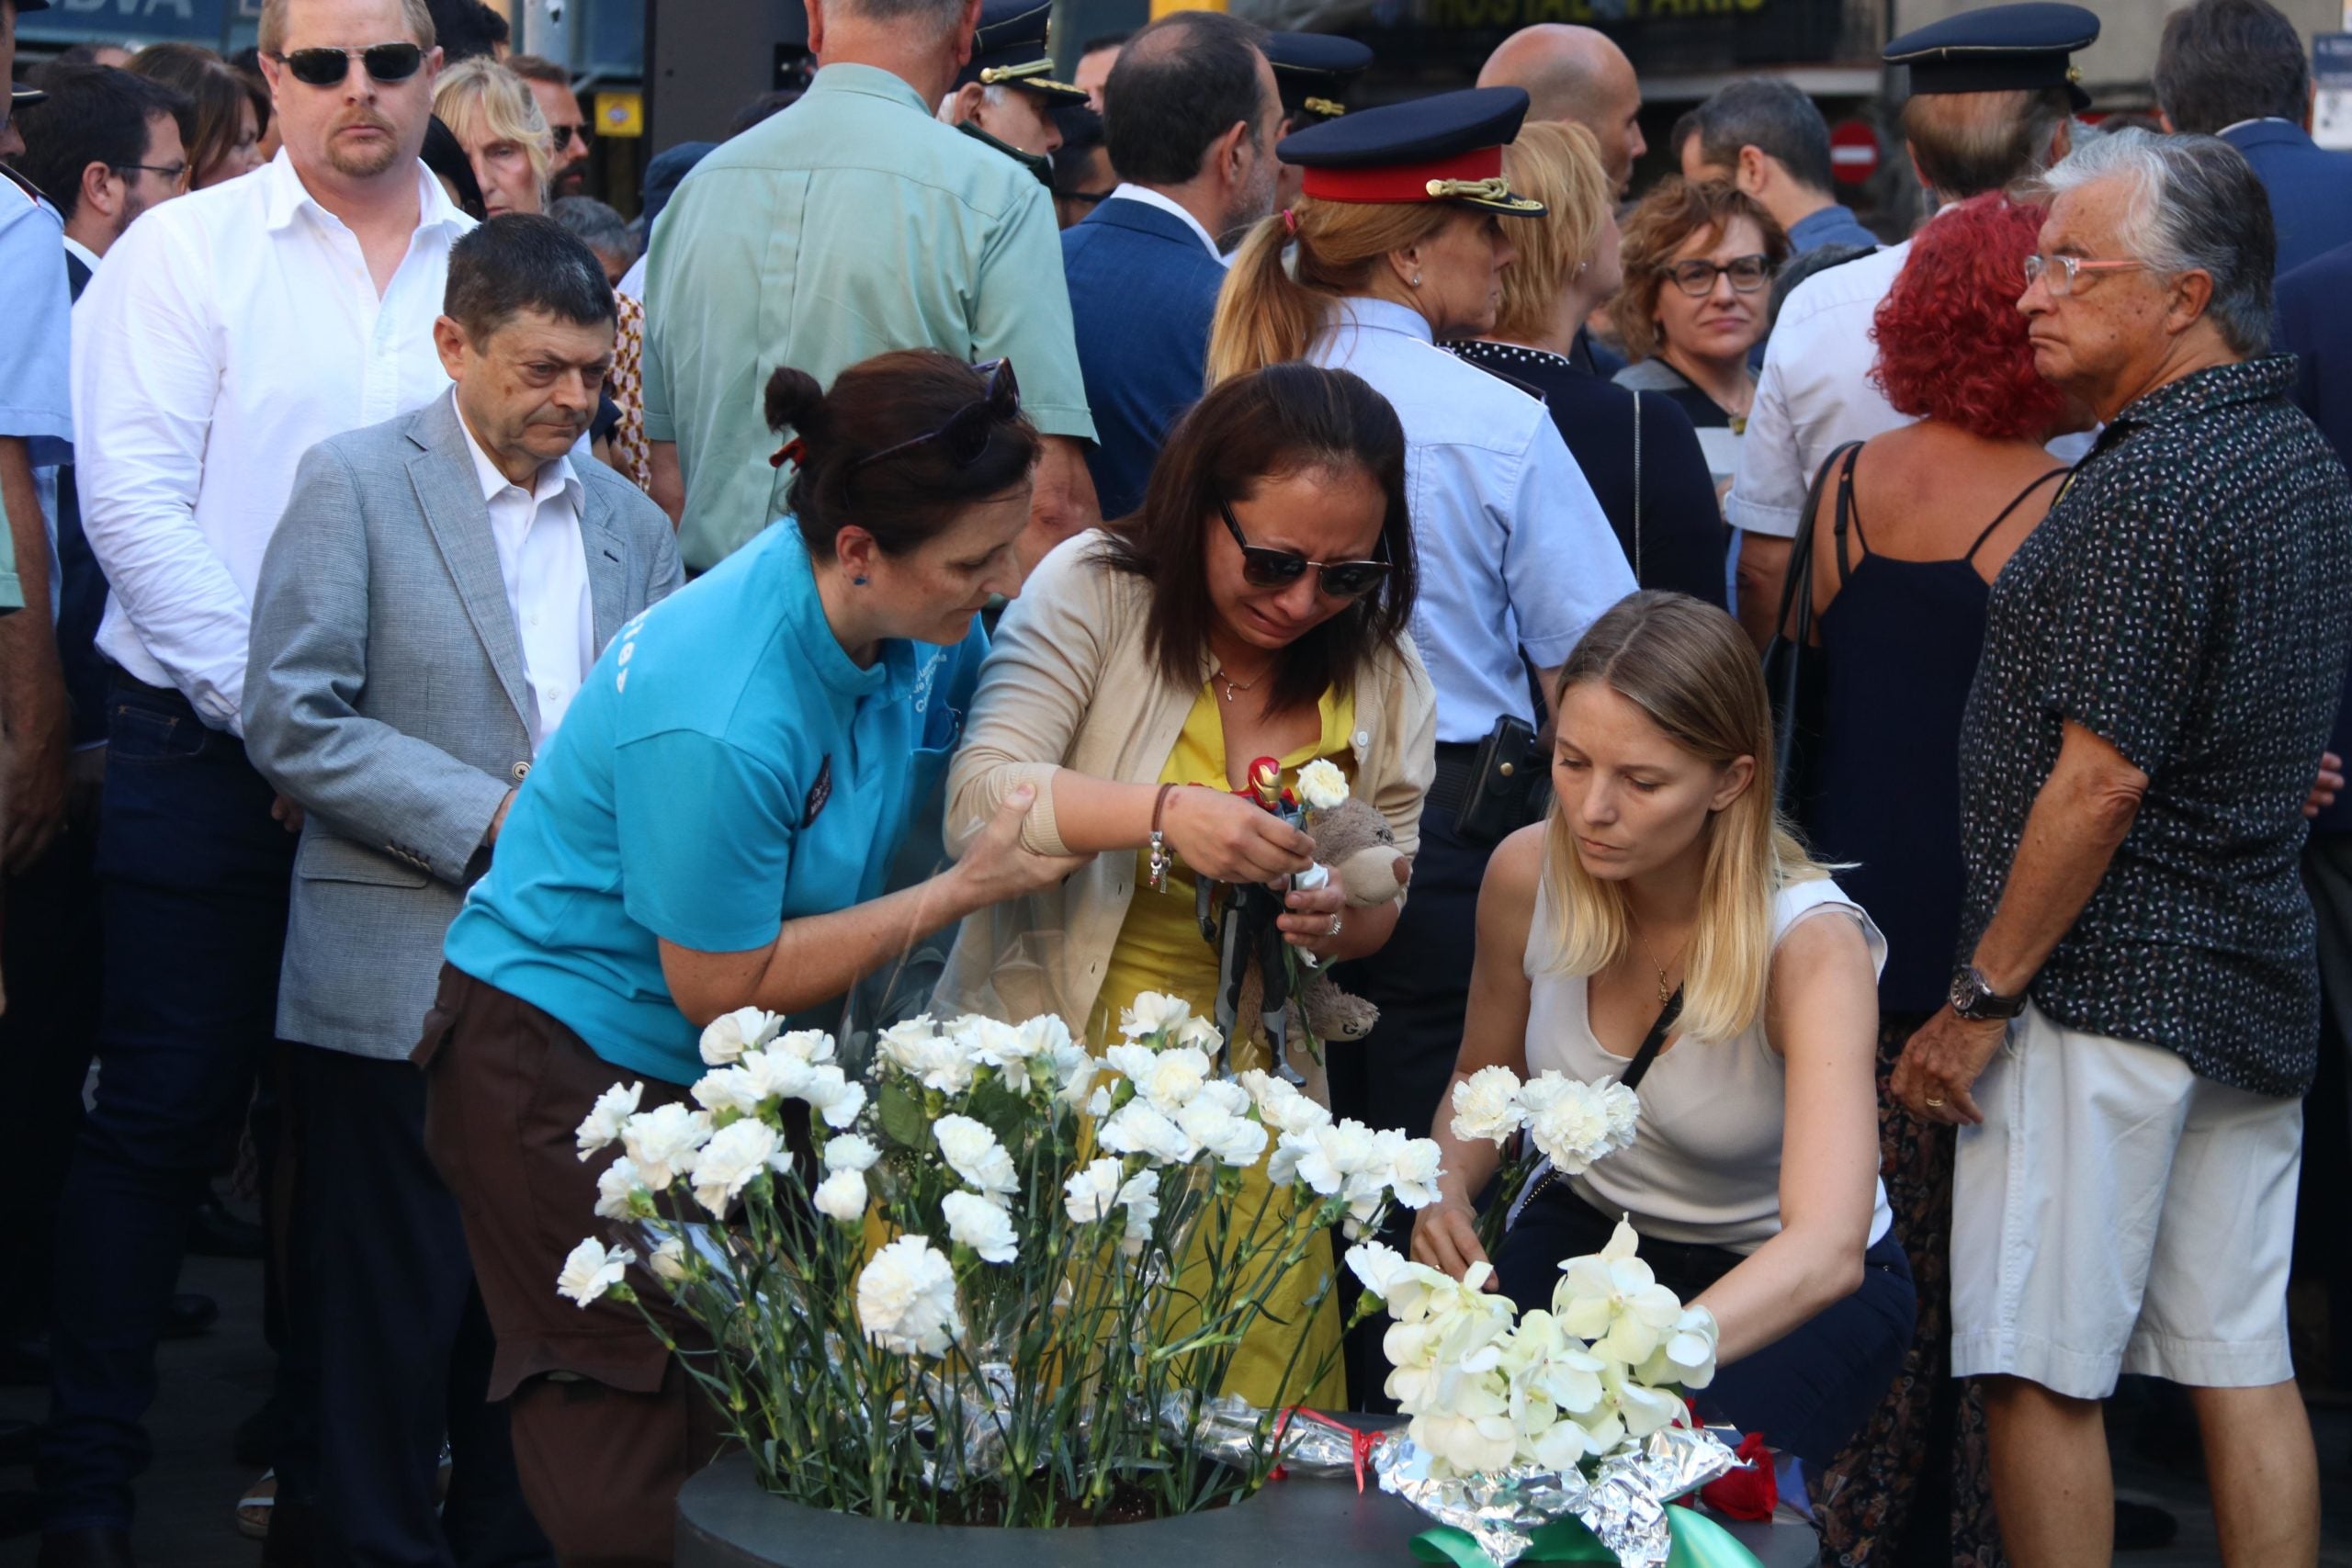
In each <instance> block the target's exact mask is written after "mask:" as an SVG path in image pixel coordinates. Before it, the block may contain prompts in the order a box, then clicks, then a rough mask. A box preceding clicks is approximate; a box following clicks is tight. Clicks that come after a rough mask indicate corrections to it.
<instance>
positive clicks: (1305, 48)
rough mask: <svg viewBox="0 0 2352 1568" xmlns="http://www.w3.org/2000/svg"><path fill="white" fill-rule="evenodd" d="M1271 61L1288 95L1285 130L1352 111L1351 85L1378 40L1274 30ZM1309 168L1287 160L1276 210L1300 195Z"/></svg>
mask: <svg viewBox="0 0 2352 1568" xmlns="http://www.w3.org/2000/svg"><path fill="white" fill-rule="evenodd" d="M1263 50H1264V53H1265V56H1266V62H1267V63H1268V64H1270V65H1272V67H1273V68H1274V85H1275V86H1276V87H1277V88H1279V89H1281V92H1282V96H1283V129H1282V134H1283V135H1284V136H1288V135H1290V134H1291V133H1292V132H1293V131H1297V130H1306V129H1307V128H1308V127H1309V126H1315V125H1321V124H1322V123H1323V122H1324V121H1326V120H1331V119H1337V118H1340V116H1341V115H1343V114H1345V113H1347V112H1348V88H1349V86H1350V85H1351V84H1352V83H1353V82H1354V81H1355V79H1356V78H1357V77H1358V76H1361V75H1363V72H1364V67H1366V66H1368V65H1370V64H1371V63H1372V46H1371V45H1369V44H1363V43H1358V42H1357V41H1356V40H1355V39H1351V38H1340V37H1339V36H1338V35H1337V34H1334V33H1268V34H1267V35H1266V41H1265V44H1264V45H1263ZM1302 173H1303V171H1302V170H1301V169H1300V168H1299V167H1298V165H1296V164H1283V166H1282V170H1281V173H1280V175H1279V177H1278V179H1277V181H1276V183H1275V186H1274V210H1275V211H1277V212H1279V211H1281V210H1282V209H1283V208H1285V207H1289V206H1291V205H1292V204H1293V203H1295V202H1296V201H1297V200H1298V182H1299V177H1300V175H1301V174H1302Z"/></svg>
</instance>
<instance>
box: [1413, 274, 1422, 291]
mask: <svg viewBox="0 0 2352 1568" xmlns="http://www.w3.org/2000/svg"><path fill="white" fill-rule="evenodd" d="M1420 286H1421V275H1420V274H1419V273H1418V272H1417V273H1415V274H1413V287H1414V288H1419V287H1420Z"/></svg>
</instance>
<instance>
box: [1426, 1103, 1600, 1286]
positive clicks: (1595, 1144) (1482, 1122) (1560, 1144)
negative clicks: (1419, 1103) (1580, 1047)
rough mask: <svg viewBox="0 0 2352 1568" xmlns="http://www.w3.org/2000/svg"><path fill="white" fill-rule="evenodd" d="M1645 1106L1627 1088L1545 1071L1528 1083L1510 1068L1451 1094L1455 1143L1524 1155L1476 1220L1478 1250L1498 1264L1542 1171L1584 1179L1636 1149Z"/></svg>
mask: <svg viewBox="0 0 2352 1568" xmlns="http://www.w3.org/2000/svg"><path fill="white" fill-rule="evenodd" d="M1640 1112H1641V1101H1640V1100H1637V1099H1636V1098H1635V1097H1634V1091H1633V1090H1632V1089H1628V1088H1626V1087H1625V1086H1624V1085H1623V1084H1621V1083H1616V1082H1613V1081H1612V1080H1611V1079H1608V1078H1603V1079H1601V1080H1600V1082H1598V1083H1582V1082H1579V1081H1578V1080H1577V1079H1575V1078H1572V1077H1567V1076H1566V1075H1565V1074H1562V1073H1558V1072H1554V1071H1545V1072H1544V1073H1541V1074H1539V1075H1537V1076H1536V1077H1533V1078H1531V1079H1528V1080H1527V1081H1526V1082H1524V1083H1522V1082H1521V1081H1520V1077H1519V1075H1518V1074H1516V1073H1514V1072H1512V1071H1511V1070H1510V1068H1509V1067H1503V1066H1491V1067H1481V1068H1479V1069H1478V1070H1477V1071H1476V1072H1475V1073H1472V1074H1471V1075H1470V1076H1469V1077H1466V1078H1464V1079H1463V1080H1462V1081H1461V1082H1459V1083H1457V1084H1455V1085H1454V1086H1453V1135H1454V1136H1455V1137H1456V1138H1459V1139H1460V1140H1462V1142H1464V1143H1465V1144H1470V1143H1477V1142H1479V1141H1480V1140H1482V1139H1483V1140H1486V1141H1487V1142H1491V1143H1492V1144H1493V1145H1495V1146H1496V1147H1497V1148H1508V1146H1509V1145H1510V1144H1511V1142H1512V1140H1514V1139H1518V1140H1519V1148H1518V1152H1517V1153H1516V1154H1515V1155H1514V1156H1512V1157H1510V1158H1509V1159H1507V1160H1506V1161H1505V1162H1504V1165H1503V1169H1502V1175H1501V1177H1500V1178H1499V1179H1498V1184H1497V1188H1496V1194H1495V1201H1493V1202H1492V1203H1491V1204H1489V1205H1488V1206H1487V1211H1486V1212H1485V1213H1482V1214H1481V1215H1479V1216H1478V1244H1479V1245H1480V1246H1481V1247H1485V1248H1486V1249H1487V1255H1488V1256H1490V1257H1491V1256H1492V1255H1493V1254H1494V1251H1495V1249H1496V1247H1498V1246H1499V1245H1501V1242H1502V1235H1503V1229H1504V1226H1505V1225H1506V1224H1508V1222H1509V1220H1510V1215H1511V1214H1512V1213H1514V1212H1515V1211H1516V1210H1517V1209H1518V1207H1519V1202H1520V1199H1521V1197H1522V1196H1523V1195H1524V1194H1525V1193H1526V1191H1527V1185H1528V1183H1529V1181H1530V1180H1532V1179H1534V1178H1535V1176H1536V1174H1537V1172H1539V1171H1544V1170H1546V1169H1549V1170H1554V1171H1557V1172H1558V1173H1559V1174H1560V1175H1562V1176H1582V1175H1583V1174H1584V1173H1585V1172H1586V1171H1587V1170H1589V1169H1590V1168H1592V1166H1593V1163H1594V1162H1595V1161H1597V1160H1600V1159H1603V1158H1606V1157H1607V1156H1610V1155H1612V1154H1615V1153H1616V1152H1617V1151H1618V1150H1620V1149H1626V1148H1631V1147H1633V1145H1634V1119H1635V1118H1636V1117H1637V1116H1638V1115H1639V1114H1640Z"/></svg>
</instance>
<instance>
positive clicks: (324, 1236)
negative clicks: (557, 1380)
mask: <svg viewBox="0 0 2352 1568" xmlns="http://www.w3.org/2000/svg"><path fill="white" fill-rule="evenodd" d="M287 1054H288V1059H289V1060H290V1061H291V1063H292V1064H293V1066H294V1078H295V1082H296V1085H297V1087H296V1090H295V1100H296V1105H297V1116H296V1120H297V1122H298V1124H299V1125H300V1129H301V1139H302V1152H301V1156H300V1168H301V1181H302V1202H301V1204H300V1213H301V1214H302V1216H303V1220H302V1223H303V1225H304V1228H305V1234H306V1236H307V1238H308V1242H309V1247H308V1252H309V1256H310V1261H311V1269H312V1270H313V1272H312V1280H311V1283H312V1298H311V1299H312V1300H314V1301H315V1302H316V1303H317V1307H318V1316H317V1324H318V1358H319V1416H320V1419H319V1479H318V1495H317V1497H316V1499H315V1502H314V1505H313V1506H314V1508H315V1510H316V1528H317V1530H318V1540H317V1545H316V1559H315V1561H316V1562H318V1563H319V1564H320V1568H327V1565H329V1564H334V1565H337V1568H340V1565H342V1564H345V1563H349V1564H354V1565H358V1564H366V1565H367V1568H412V1565H413V1568H449V1565H451V1564H455V1563H463V1564H466V1565H467V1568H490V1565H492V1564H509V1563H552V1562H554V1557H553V1554H552V1553H551V1552H550V1551H549V1550H548V1543H547V1539H546V1537H544V1536H542V1535H541V1534H540V1533H539V1530H538V1527H537V1525H535V1524H534V1523H533V1522H532V1520H531V1511H530V1509H529V1508H528V1507H527V1506H526V1505H525V1504H524V1501H523V1490H522V1483H521V1482H520V1481H519V1480H518V1479H517V1478H516V1476H515V1450H514V1448H513V1446H512V1444H511V1443H510V1442H509V1440H508V1438H507V1432H506V1406H505V1405H504V1404H492V1403H491V1401H490V1398H489V1390H490V1361H491V1355H492V1351H493V1349H494V1348H495V1344H494V1341H493V1340H492V1337H491V1331H490V1319H489V1318H488V1317H487V1316H485V1315H484V1314H483V1312H482V1305H481V1296H480V1294H479V1293H477V1292H476V1291H475V1289H474V1271H473V1267H472V1265H471V1264H470V1263H469V1261H468V1259H467V1257H466V1236H465V1228H464V1226H463V1224H461V1223H460V1222H459V1220H458V1203H457V1200H456V1199H454V1198H452V1197H451V1196H450V1195H449V1190H448V1189H447V1188H446V1187H444V1186H443V1185H442V1184H441V1179H440V1177H438V1176H437V1175H435V1173H434V1169H433V1164H432V1161H431V1160H429V1159H428V1158H426V1157H425V1153H424V1073H422V1072H420V1071H419V1070H418V1069H417V1067H416V1066H415V1065H414V1064H413V1063H411V1062H409V1061H407V1060H405V1059H400V1060H394V1061H379V1060H374V1059H371V1058H368V1057H365V1056H354V1055H348V1054H346V1053H345V1052H341V1051H325V1050H320V1049H318V1048H316V1047H314V1046H307V1045H295V1046H290V1047H288V1053H287ZM445 1432H446V1433H447V1436H448V1439H449V1448H450V1452H451V1458H452V1464H453V1468H452V1472H451V1476H450V1483H449V1498H448V1503H447V1506H446V1507H444V1508H442V1509H441V1510H440V1511H439V1514H438V1517H437V1518H436V1517H435V1508H434V1480H435V1472H437V1470H438V1469H439V1463H440V1453H441V1439H442V1436H443V1434H444V1433H445Z"/></svg>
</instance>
